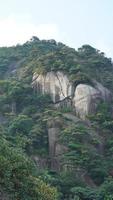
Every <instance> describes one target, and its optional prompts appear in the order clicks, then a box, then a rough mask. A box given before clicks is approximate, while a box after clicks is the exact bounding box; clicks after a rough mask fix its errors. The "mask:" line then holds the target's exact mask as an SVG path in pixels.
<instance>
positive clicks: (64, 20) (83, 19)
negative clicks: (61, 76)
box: [0, 0, 113, 58]
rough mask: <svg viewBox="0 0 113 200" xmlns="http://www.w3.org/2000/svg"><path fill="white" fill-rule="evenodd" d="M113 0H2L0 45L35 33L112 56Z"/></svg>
mask: <svg viewBox="0 0 113 200" xmlns="http://www.w3.org/2000/svg"><path fill="white" fill-rule="evenodd" d="M112 19H113V1H112V0H109V1H108V0H29V1H28V0H19V1H18V0H0V46H12V45H16V44H17V43H20V44H22V43H24V42H25V41H27V40H29V39H30V38H31V37H32V36H34V35H35V36H37V37H39V38H40V39H55V40H57V41H61V42H63V43H65V44H67V45H68V46H70V47H74V48H75V49H77V48H78V47H80V46H82V45H83V44H90V45H92V46H93V47H95V48H97V49H100V50H101V51H103V52H105V53H106V55H107V56H108V57H112V58H113V20H112Z"/></svg>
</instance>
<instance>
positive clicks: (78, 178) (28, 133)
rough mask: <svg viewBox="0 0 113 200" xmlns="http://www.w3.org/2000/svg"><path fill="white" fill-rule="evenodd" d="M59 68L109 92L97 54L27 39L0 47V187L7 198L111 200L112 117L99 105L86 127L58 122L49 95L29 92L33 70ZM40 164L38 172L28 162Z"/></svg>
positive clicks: (111, 75)
mask: <svg viewBox="0 0 113 200" xmlns="http://www.w3.org/2000/svg"><path fill="white" fill-rule="evenodd" d="M57 70H61V71H64V72H65V73H67V74H68V75H69V77H70V79H71V80H72V81H73V82H74V83H75V85H77V84H79V83H87V84H93V83H92V80H93V79H96V80H97V81H99V82H100V83H102V84H103V85H104V86H106V87H107V88H108V89H109V90H111V92H112V91H113V64H112V61H111V59H110V58H107V57H106V56H105V55H104V53H103V52H100V51H99V50H97V49H95V48H93V47H91V46H89V45H84V46H82V47H81V48H79V49H78V50H77V51H76V50H74V49H72V48H69V47H67V46H66V45H64V44H62V43H56V41H54V40H42V41H41V40H39V39H38V38H37V37H33V38H32V39H31V40H30V41H28V42H26V43H25V44H23V45H17V46H14V47H8V48H7V47H3V48H0V136H1V137H0V188H1V190H2V191H4V193H7V195H8V196H9V199H12V200H13V199H20V200H24V199H27V200H35V199H36V200H58V199H60V200H61V199H62V200H64V199H69V200H70V199H73V200H74V199H78V200H94V199H95V200H103V199H104V200H111V199H113V189H112V188H113V113H112V105H109V104H107V103H104V102H101V103H100V104H99V105H98V109H97V113H96V114H95V115H93V114H92V115H90V116H87V118H88V122H89V121H90V123H86V122H82V121H80V120H78V121H77V122H75V121H74V120H72V119H68V118H66V117H65V114H66V113H68V114H69V113H70V114H71V115H73V111H72V110H69V109H67V108H63V109H59V110H57V109H55V108H54V107H53V105H52V102H51V98H50V96H49V95H41V94H39V93H37V92H36V91H35V90H33V88H32V86H31V82H32V75H33V73H34V72H37V73H42V74H43V73H46V72H48V71H57ZM52 120H57V122H58V120H59V121H60V122H58V124H60V126H59V125H58V126H59V127H60V134H59V143H60V144H62V145H63V146H65V147H66V149H67V151H66V152H65V153H63V154H62V155H61V166H62V167H61V169H60V171H58V170H53V169H51V164H50V162H51V161H50V157H49V148H48V130H47V129H48V126H47V122H48V121H49V123H50V122H51V123H52ZM34 156H37V157H41V158H44V159H46V160H47V162H48V164H47V166H46V168H44V169H40V167H38V166H37V165H36V163H35V162H34V159H33V157H34Z"/></svg>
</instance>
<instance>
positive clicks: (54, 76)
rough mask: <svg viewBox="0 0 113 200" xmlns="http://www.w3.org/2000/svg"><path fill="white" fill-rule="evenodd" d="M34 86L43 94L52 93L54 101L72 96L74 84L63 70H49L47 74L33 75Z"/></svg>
mask: <svg viewBox="0 0 113 200" xmlns="http://www.w3.org/2000/svg"><path fill="white" fill-rule="evenodd" d="M33 86H35V87H36V88H37V90H38V91H40V92H41V93H42V94H50V95H51V97H52V100H53V102H54V103H57V102H59V101H62V100H64V99H65V98H67V97H70V96H71V94H72V92H71V90H72V84H71V83H70V81H69V79H68V77H67V76H66V75H65V74H64V73H62V72H59V71H58V72H56V73H55V72H48V73H47V74H46V75H36V74H34V77H33Z"/></svg>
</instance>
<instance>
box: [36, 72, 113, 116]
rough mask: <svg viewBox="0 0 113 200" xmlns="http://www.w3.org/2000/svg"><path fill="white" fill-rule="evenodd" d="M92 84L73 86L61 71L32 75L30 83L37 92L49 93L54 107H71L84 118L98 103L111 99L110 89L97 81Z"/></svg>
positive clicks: (94, 109) (93, 110) (92, 111)
mask: <svg viewBox="0 0 113 200" xmlns="http://www.w3.org/2000/svg"><path fill="white" fill-rule="evenodd" d="M93 82H94V83H93V84H94V86H90V85H88V84H79V85H77V86H76V87H74V86H73V84H72V82H71V81H70V80H69V78H68V76H67V75H66V74H64V73H63V72H61V71H58V72H48V73H47V74H45V75H37V74H36V73H35V74H34V76H33V82H32V85H33V87H34V88H35V90H37V91H38V92H41V93H42V94H49V95H50V96H51V98H52V101H53V103H54V104H55V106H56V107H59V106H60V107H66V106H67V107H72V109H73V110H75V112H76V115H77V116H78V117H80V118H81V119H83V120H85V119H86V116H87V115H88V114H91V113H94V112H95V111H96V108H97V105H98V103H99V102H100V101H101V100H103V101H107V102H108V101H109V100H110V99H111V93H110V91H109V90H108V89H107V88H105V87H103V86H102V84H100V83H98V82H97V81H93Z"/></svg>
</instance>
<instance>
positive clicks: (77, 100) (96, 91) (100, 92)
mask: <svg viewBox="0 0 113 200" xmlns="http://www.w3.org/2000/svg"><path fill="white" fill-rule="evenodd" d="M110 98H111V94H110V92H109V90H107V89H106V88H105V87H103V86H102V85H101V84H100V83H97V82H96V84H95V88H94V87H92V86H90V85H86V84H79V85H78V86H77V87H76V90H75V94H74V98H73V103H74V107H75V110H76V115H77V116H79V117H80V118H81V119H83V120H85V118H86V116H87V115H88V114H92V113H94V112H95V111H96V108H97V105H98V103H99V102H100V101H101V100H103V101H109V100H110Z"/></svg>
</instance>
